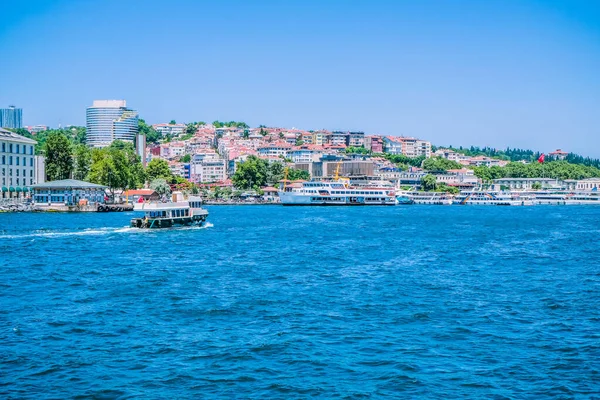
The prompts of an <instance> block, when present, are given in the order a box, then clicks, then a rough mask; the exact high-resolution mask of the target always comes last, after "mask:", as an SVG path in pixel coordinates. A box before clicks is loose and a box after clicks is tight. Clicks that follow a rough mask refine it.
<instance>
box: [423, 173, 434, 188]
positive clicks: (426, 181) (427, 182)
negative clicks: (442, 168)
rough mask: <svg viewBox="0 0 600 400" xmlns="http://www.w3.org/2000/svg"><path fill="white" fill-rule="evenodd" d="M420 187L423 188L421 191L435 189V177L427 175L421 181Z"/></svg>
mask: <svg viewBox="0 0 600 400" xmlns="http://www.w3.org/2000/svg"><path fill="white" fill-rule="evenodd" d="M421 186H423V190H425V191H431V190H435V189H436V188H437V179H436V178H435V175H431V174H427V175H425V176H424V177H423V178H422V179H421Z"/></svg>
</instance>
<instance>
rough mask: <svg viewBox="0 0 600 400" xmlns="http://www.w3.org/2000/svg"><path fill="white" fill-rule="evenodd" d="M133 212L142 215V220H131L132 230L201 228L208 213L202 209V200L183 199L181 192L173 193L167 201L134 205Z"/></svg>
mask: <svg viewBox="0 0 600 400" xmlns="http://www.w3.org/2000/svg"><path fill="white" fill-rule="evenodd" d="M133 210H134V211H139V212H143V213H144V217H143V218H133V219H132V220H131V227H133V228H170V227H172V226H191V225H196V226H201V225H202V224H204V222H205V221H206V218H207V217H208V211H206V210H205V209H203V208H202V198H201V197H197V196H190V197H189V198H188V199H187V200H186V199H184V197H183V194H182V193H181V192H173V195H172V198H171V199H170V200H169V201H167V200H165V201H152V202H144V201H143V200H142V201H141V202H139V203H135V205H134V207H133Z"/></svg>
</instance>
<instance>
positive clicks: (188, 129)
mask: <svg viewBox="0 0 600 400" xmlns="http://www.w3.org/2000/svg"><path fill="white" fill-rule="evenodd" d="M197 131H198V125H197V122H191V123H189V124H187V125H186V126H185V133H186V134H188V135H192V136H193V135H194V134H196V132H197Z"/></svg>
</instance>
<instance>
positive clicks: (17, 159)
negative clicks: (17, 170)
mask: <svg viewBox="0 0 600 400" xmlns="http://www.w3.org/2000/svg"><path fill="white" fill-rule="evenodd" d="M15 159H16V161H17V165H19V157H15Z"/></svg>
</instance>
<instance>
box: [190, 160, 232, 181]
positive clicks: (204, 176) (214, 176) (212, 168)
mask: <svg viewBox="0 0 600 400" xmlns="http://www.w3.org/2000/svg"><path fill="white" fill-rule="evenodd" d="M190 179H191V180H192V182H198V183H212V182H223V181H225V180H226V179H227V162H226V161H225V160H221V159H210V158H209V159H205V160H203V161H201V162H199V163H193V164H192V165H191V178H190Z"/></svg>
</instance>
